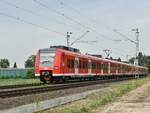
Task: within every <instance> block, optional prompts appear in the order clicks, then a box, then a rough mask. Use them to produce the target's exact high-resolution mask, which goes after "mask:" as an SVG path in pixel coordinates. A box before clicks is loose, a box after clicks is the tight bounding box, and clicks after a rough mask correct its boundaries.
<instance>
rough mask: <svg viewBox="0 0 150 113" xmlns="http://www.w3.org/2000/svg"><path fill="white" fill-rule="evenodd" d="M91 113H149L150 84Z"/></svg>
mask: <svg viewBox="0 0 150 113" xmlns="http://www.w3.org/2000/svg"><path fill="white" fill-rule="evenodd" d="M92 113H150V82H149V83H146V84H144V85H143V86H141V87H139V88H137V89H135V90H133V91H131V92H129V93H128V94H127V95H125V96H123V97H122V98H121V99H120V100H119V101H118V102H114V103H111V104H109V105H106V106H104V107H103V108H98V109H97V110H95V111H93V112H92Z"/></svg>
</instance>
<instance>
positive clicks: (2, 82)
mask: <svg viewBox="0 0 150 113" xmlns="http://www.w3.org/2000/svg"><path fill="white" fill-rule="evenodd" d="M35 83H41V82H40V80H39V79H19V78H16V79H0V86H5V85H22V84H35Z"/></svg>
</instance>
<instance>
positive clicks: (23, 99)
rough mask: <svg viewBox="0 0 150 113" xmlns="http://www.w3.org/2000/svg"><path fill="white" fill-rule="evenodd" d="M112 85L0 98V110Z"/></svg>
mask: <svg viewBox="0 0 150 113" xmlns="http://www.w3.org/2000/svg"><path fill="white" fill-rule="evenodd" d="M110 84H112V83H105V84H97V85H90V86H84V87H78V88H69V89H65V90H59V91H51V92H46V93H40V94H32V95H26V96H20V97H12V98H0V110H2V109H9V108H13V107H17V106H20V105H25V104H30V103H37V102H39V101H43V100H48V99H51V98H56V97H62V96H67V95H70V94H75V93H81V92H84V91H88V90H94V89H100V88H103V87H109V85H110Z"/></svg>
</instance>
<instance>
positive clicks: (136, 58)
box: [132, 28, 140, 65]
mask: <svg viewBox="0 0 150 113" xmlns="http://www.w3.org/2000/svg"><path fill="white" fill-rule="evenodd" d="M132 31H135V36H136V42H135V45H136V57H135V61H134V64H135V65H138V64H139V60H138V55H139V33H140V32H139V29H138V28H136V29H132Z"/></svg>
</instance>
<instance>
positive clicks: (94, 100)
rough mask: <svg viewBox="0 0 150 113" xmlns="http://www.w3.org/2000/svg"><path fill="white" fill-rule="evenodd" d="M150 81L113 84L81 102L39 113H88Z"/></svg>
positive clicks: (148, 78) (144, 79) (147, 79)
mask: <svg viewBox="0 0 150 113" xmlns="http://www.w3.org/2000/svg"><path fill="white" fill-rule="evenodd" d="M148 81H150V77H147V78H143V79H136V80H129V81H124V82H122V83H119V84H118V83H115V84H113V85H112V86H111V88H110V90H107V91H103V92H97V93H94V94H92V95H89V96H88V97H87V98H85V99H83V100H79V101H76V102H72V103H69V104H66V105H62V106H60V107H56V108H52V109H48V110H44V111H41V112H39V113H90V112H91V111H92V110H94V109H96V108H98V107H101V106H102V105H105V104H107V103H109V102H113V101H116V100H117V99H118V97H121V96H123V95H124V94H126V93H127V92H129V91H131V90H133V89H136V88H137V87H139V86H141V85H143V84H145V83H146V82H148Z"/></svg>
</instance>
